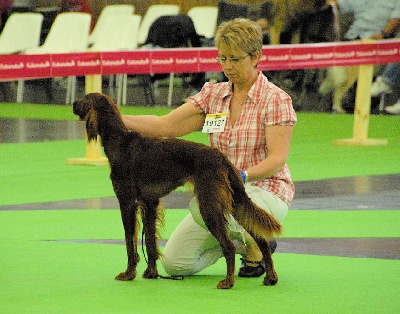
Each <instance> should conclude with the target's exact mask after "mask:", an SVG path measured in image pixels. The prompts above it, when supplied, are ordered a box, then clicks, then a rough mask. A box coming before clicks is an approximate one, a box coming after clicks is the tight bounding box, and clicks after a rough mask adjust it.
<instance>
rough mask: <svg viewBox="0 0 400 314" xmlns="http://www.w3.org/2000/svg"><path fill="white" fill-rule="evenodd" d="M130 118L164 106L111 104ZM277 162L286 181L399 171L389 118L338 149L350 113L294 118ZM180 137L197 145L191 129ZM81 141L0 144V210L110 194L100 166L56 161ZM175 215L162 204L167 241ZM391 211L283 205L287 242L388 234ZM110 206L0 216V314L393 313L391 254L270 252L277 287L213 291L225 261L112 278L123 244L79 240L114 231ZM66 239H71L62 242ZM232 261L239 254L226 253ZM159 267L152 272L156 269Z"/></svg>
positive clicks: (57, 113) (43, 114)
mask: <svg viewBox="0 0 400 314" xmlns="http://www.w3.org/2000/svg"><path fill="white" fill-rule="evenodd" d="M122 110H123V111H124V112H126V113H130V114H147V113H156V114H163V113H165V112H168V110H169V109H166V108H157V109H154V108H136V107H135V108H133V107H123V108H122ZM0 117H2V118H5V117H8V118H21V117H22V118H23V117H25V118H31V119H56V120H73V119H75V116H74V115H73V114H72V113H71V107H70V106H57V105H55V106H47V105H25V104H22V105H16V104H0ZM298 118H299V123H298V125H297V126H296V128H295V133H294V136H293V142H292V147H291V152H290V157H289V160H288V163H289V165H290V168H291V171H292V175H293V179H294V180H295V181H304V180H317V179H325V178H339V177H350V176H365V175H380V174H396V173H400V163H399V162H398V160H399V155H400V136H399V135H400V132H399V121H400V117H392V116H371V121H370V130H369V137H370V138H385V139H388V141H389V143H388V145H386V146H377V147H340V146H334V145H333V144H332V142H333V140H335V139H341V138H351V137H352V129H353V117H352V116H351V115H331V114H312V113H298ZM186 138H187V139H190V140H195V141H199V142H206V137H205V136H204V135H203V134H201V133H195V134H192V135H190V136H188V137H186ZM84 154H85V142H84V141H83V140H71V141H54V142H45V143H22V144H0V183H1V184H0V205H13V204H24V203H38V202H51V201H62V200H72V199H82V198H93V197H108V196H114V193H113V191H112V188H111V183H110V180H109V178H108V176H109V169H108V167H91V166H67V165H65V159H67V158H70V157H83V156H84ZM186 214H187V211H184V210H174V209H168V210H167V211H166V227H165V230H164V232H163V233H162V234H163V237H164V238H168V236H169V235H170V234H171V232H172V230H173V229H174V228H175V226H176V225H177V224H178V223H179V221H180V220H181V219H182V217H183V216H184V215H186ZM399 223H400V211H397V210H382V209H379V210H378V209H377V210H365V211H364V210H357V211H349V210H343V211H341V210H335V211H325V210H324V211H315V210H314V211H308V210H298V211H290V213H289V215H288V217H287V219H286V220H285V223H284V234H283V237H287V238H303V237H307V238H319V237H321V238H364V237H365V238H374V237H376V238H385V237H392V238H393V237H395V238H398V237H400V229H399V228H398V226H399ZM122 229H123V228H122V224H121V219H120V214H119V211H118V210H117V209H115V210H96V209H93V210H34V211H0V230H1V231H0V266H1V271H0V295H1V298H0V313H6V314H8V313H10V314H11V313H168V314H169V313H204V312H207V313H399V312H400V300H399V298H398V295H399V288H398V287H399V286H400V267H399V261H398V260H381V259H371V258H346V257H331V256H314V255H304V254H286V253H276V254H274V262H275V266H276V269H277V272H278V274H279V276H280V277H279V283H278V284H277V285H276V286H274V287H264V286H262V284H261V282H262V280H261V279H260V278H256V279H242V278H236V280H237V281H236V285H235V287H234V288H233V289H231V290H229V291H220V290H218V289H216V288H215V286H216V284H217V282H218V281H219V280H220V279H222V278H223V276H224V273H225V262H224V260H223V259H220V260H219V261H218V262H217V263H216V264H215V265H213V266H212V267H210V268H208V269H206V270H204V271H203V272H201V273H200V274H198V275H196V276H192V277H188V278H185V279H184V280H183V281H171V280H162V279H158V280H144V279H142V278H141V274H142V272H143V271H144V267H145V262H144V260H142V262H141V263H140V264H139V268H138V272H139V276H138V278H137V279H136V280H134V281H132V282H118V281H115V280H114V279H113V278H114V276H115V275H116V274H117V273H119V272H120V271H123V270H124V269H125V266H126V252H125V247H124V245H111V244H95V243H82V242H79V240H104V239H106V240H107V239H108V240H119V239H122V238H123V230H122ZM73 240H77V241H78V242H74V241H73ZM237 263H238V265H239V259H237ZM159 270H160V272H161V273H163V270H162V267H161V266H159Z"/></svg>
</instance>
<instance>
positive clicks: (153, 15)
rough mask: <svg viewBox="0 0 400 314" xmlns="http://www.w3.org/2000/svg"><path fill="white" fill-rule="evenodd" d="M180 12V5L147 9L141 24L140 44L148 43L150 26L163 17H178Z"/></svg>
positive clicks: (164, 5) (156, 6) (154, 6)
mask: <svg viewBox="0 0 400 314" xmlns="http://www.w3.org/2000/svg"><path fill="white" fill-rule="evenodd" d="M179 10H180V7H179V5H173V4H154V5H151V6H150V7H149V8H148V9H147V11H146V14H145V15H144V16H143V20H142V23H141V24H140V27H139V36H138V44H139V45H142V44H144V43H145V42H146V40H147V35H148V33H149V29H150V26H151V25H152V24H153V22H154V21H155V20H156V19H157V18H159V17H160V16H163V15H178V13H179Z"/></svg>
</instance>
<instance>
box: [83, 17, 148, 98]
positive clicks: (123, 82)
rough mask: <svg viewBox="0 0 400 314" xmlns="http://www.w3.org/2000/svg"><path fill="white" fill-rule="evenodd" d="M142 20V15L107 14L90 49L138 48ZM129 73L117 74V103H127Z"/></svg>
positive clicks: (117, 49)
mask: <svg viewBox="0 0 400 314" xmlns="http://www.w3.org/2000/svg"><path fill="white" fill-rule="evenodd" d="M141 20H142V17H141V16H140V15H134V14H132V15H113V16H107V17H106V18H105V19H104V21H103V23H104V26H105V27H104V28H103V29H102V33H101V34H100V33H99V36H98V37H97V40H96V41H95V42H94V43H93V45H92V46H91V47H90V48H89V49H88V51H122V50H134V49H136V48H137V46H138V43H137V36H138V30H139V25H140V22H141ZM127 85H128V83H127V74H118V75H117V87H118V96H117V103H119V104H121V105H126V95H127Z"/></svg>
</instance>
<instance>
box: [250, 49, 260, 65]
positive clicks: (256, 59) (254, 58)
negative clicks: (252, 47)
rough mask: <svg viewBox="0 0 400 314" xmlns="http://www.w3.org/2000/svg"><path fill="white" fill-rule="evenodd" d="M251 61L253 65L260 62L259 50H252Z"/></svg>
mask: <svg viewBox="0 0 400 314" xmlns="http://www.w3.org/2000/svg"><path fill="white" fill-rule="evenodd" d="M250 57H251V63H252V64H253V66H254V67H257V65H258V62H260V58H261V54H260V52H259V51H255V52H253V53H252V54H251V55H250Z"/></svg>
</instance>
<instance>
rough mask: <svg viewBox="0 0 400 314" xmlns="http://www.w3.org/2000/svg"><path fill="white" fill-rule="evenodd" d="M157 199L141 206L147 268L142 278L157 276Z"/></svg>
mask: <svg viewBox="0 0 400 314" xmlns="http://www.w3.org/2000/svg"><path fill="white" fill-rule="evenodd" d="M158 207H159V201H157V202H155V203H149V202H146V204H145V205H144V206H143V207H142V221H143V230H144V236H145V244H146V252H147V257H148V261H147V268H146V270H145V272H144V273H143V278H148V279H151V278H157V277H158V271H157V259H158V257H159V255H160V254H159V251H158V247H157V219H158V218H159V217H158V216H159V215H158V213H159V211H158V210H159V208H158Z"/></svg>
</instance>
